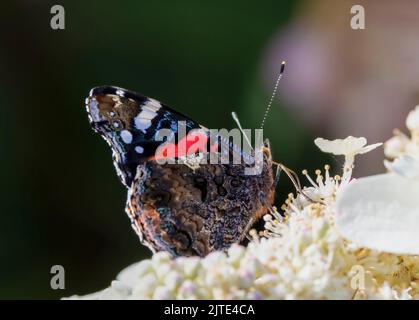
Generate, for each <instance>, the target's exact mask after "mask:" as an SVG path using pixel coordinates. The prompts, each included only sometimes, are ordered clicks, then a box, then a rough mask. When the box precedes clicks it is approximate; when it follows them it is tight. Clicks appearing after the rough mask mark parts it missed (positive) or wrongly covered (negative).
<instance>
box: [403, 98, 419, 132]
mask: <svg viewBox="0 0 419 320" xmlns="http://www.w3.org/2000/svg"><path fill="white" fill-rule="evenodd" d="M406 127H407V128H408V129H409V130H410V131H412V133H413V132H417V133H419V105H418V106H416V108H415V109H414V110H412V111H410V113H409V115H408V116H407V119H406Z"/></svg>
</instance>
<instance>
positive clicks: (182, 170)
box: [86, 86, 275, 256]
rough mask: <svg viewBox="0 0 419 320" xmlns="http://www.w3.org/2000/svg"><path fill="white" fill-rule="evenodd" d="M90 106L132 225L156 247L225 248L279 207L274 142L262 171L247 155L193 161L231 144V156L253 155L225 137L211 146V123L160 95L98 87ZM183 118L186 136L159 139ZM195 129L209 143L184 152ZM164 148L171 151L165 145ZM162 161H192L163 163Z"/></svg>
mask: <svg viewBox="0 0 419 320" xmlns="http://www.w3.org/2000/svg"><path fill="white" fill-rule="evenodd" d="M86 109H87V113H88V117H89V122H90V125H91V127H92V128H93V130H94V131H96V132H97V133H99V134H100V135H101V136H102V138H104V139H105V141H106V142H107V143H108V145H109V146H110V148H111V150H112V158H113V163H114V166H115V169H116V172H117V175H118V177H119V179H120V180H121V182H122V183H123V185H125V187H126V188H127V189H128V197H127V203H126V212H127V214H128V216H129V218H130V220H131V224H132V227H133V229H134V230H135V232H136V233H137V234H138V236H139V238H140V241H141V242H142V243H143V244H144V245H146V246H147V247H149V248H150V249H151V250H152V251H153V252H157V251H167V252H169V253H171V254H172V255H173V256H205V255H207V254H208V253H210V252H212V251H216V250H224V249H226V248H228V247H230V246H231V245H232V244H233V243H240V242H241V241H243V240H244V239H245V237H246V234H247V233H248V231H249V230H250V228H251V227H252V225H253V224H254V223H255V222H256V221H257V220H258V219H260V217H262V216H263V215H264V214H265V213H267V210H268V208H269V207H270V206H271V205H272V203H273V201H274V195H275V178H274V174H273V169H272V158H271V154H270V147H269V142H268V141H266V142H265V144H264V146H263V157H262V158H261V171H260V173H258V174H254V175H249V174H246V169H247V168H249V166H250V164H248V161H247V162H246V161H242V162H241V163H231V162H229V163H215V164H214V163H204V164H198V165H196V166H193V165H191V164H190V163H188V159H189V157H190V156H191V157H192V159H194V157H195V156H197V155H198V154H201V155H202V154H204V156H211V155H216V156H219V155H220V154H221V153H222V151H220V150H227V153H228V154H229V156H234V155H239V156H240V157H241V158H242V159H244V160H249V158H252V157H254V154H251V153H246V152H244V151H242V150H240V149H239V148H237V147H236V146H235V145H234V144H232V143H231V142H229V141H228V140H226V139H223V138H222V137H221V136H217V137H215V141H216V142H215V143H212V144H211V140H214V139H210V138H211V132H210V130H209V129H207V128H205V127H204V126H202V125H200V124H198V123H197V122H195V121H194V120H192V119H190V118H189V117H187V116H185V115H183V114H182V113H180V112H177V111H176V110H174V109H172V108H170V107H169V106H167V105H165V104H163V103H161V102H159V101H157V100H155V99H152V98H148V97H145V96H143V95H140V94H138V93H136V92H133V91H130V90H126V89H123V88H118V87H113V86H100V87H95V88H93V89H92V90H91V91H90V94H89V96H88V97H87V98H86ZM180 123H181V124H182V125H183V128H182V130H183V131H184V135H183V136H179V137H177V139H172V140H169V138H168V137H166V139H161V137H159V133H161V132H162V131H164V130H170V132H173V133H174V134H175V136H176V134H177V133H179V132H180V131H181V128H180V125H179V124H180ZM196 132H198V138H199V139H198V140H200V141H203V142H202V143H201V144H198V147H196V145H191V144H189V145H188V144H187V143H186V148H183V151H182V148H180V144H181V143H183V142H185V139H186V141H189V139H188V138H189V137H190V135H192V134H195V135H196ZM172 138H173V137H172ZM192 140H193V139H192ZM193 141H195V140H193ZM167 146H170V147H171V148H168V147H167ZM222 146H223V147H224V149H223V148H221V147H222ZM162 147H165V148H166V149H163V151H161V148H162ZM169 151H171V152H169ZM162 159H163V160H170V159H177V160H179V159H183V160H185V161H183V162H182V161H174V162H173V163H172V162H170V161H167V162H164V163H161V161H159V160H162Z"/></svg>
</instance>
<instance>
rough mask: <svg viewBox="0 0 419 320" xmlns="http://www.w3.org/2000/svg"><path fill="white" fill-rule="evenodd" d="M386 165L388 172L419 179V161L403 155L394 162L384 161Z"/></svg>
mask: <svg viewBox="0 0 419 320" xmlns="http://www.w3.org/2000/svg"><path fill="white" fill-rule="evenodd" d="M384 165H385V166H386V168H387V169H388V170H390V171H393V172H395V173H397V174H399V175H401V176H402V177H405V178H408V179H419V159H416V158H413V157H411V156H408V155H403V156H400V157H398V158H396V159H395V160H394V161H393V162H390V161H384ZM418 219H419V218H418Z"/></svg>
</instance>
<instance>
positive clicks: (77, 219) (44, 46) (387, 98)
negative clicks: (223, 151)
mask: <svg viewBox="0 0 419 320" xmlns="http://www.w3.org/2000/svg"><path fill="white" fill-rule="evenodd" d="M54 4H61V5H63V6H64V8H65V30H52V29H51V28H50V19H51V17H52V15H51V14H50V8H51V6H52V5H54ZM354 4H361V5H363V6H364V7H365V17H366V29H365V30H353V29H351V27H350V19H351V17H352V15H353V14H351V13H350V9H351V7H352V6H353V5H354ZM0 6H1V8H0V17H1V19H0V20H1V22H0V24H1V28H0V37H1V45H0V101H1V110H2V114H1V116H0V177H1V184H0V188H1V190H0V191H1V192H0V199H1V201H0V215H1V216H0V298H42V299H56V298H60V297H63V296H70V295H73V294H86V293H90V292H93V291H96V290H99V289H102V288H104V287H106V286H108V285H109V282H110V281H111V280H112V279H114V278H115V276H116V274H117V273H118V272H119V271H120V270H121V269H122V268H124V267H126V266H127V265H129V264H130V263H133V262H135V261H138V260H141V259H143V258H146V257H149V256H150V252H149V251H148V249H146V248H144V247H143V246H141V244H140V243H139V241H138V238H137V236H136V235H135V233H134V232H133V231H132V229H131V227H130V223H129V220H128V218H127V216H126V214H125V212H124V206H125V197H126V190H125V188H124V187H123V186H122V184H121V183H120V182H119V181H118V178H117V176H116V174H115V171H114V168H113V165H112V161H111V153H110V150H109V148H108V147H107V145H106V144H105V142H104V141H103V140H102V139H101V138H100V137H99V136H98V135H96V134H94V133H93V131H92V130H91V129H90V127H89V124H88V121H87V115H86V112H85V108H84V98H85V97H86V95H87V94H88V92H89V89H90V88H91V87H93V86H96V85H101V84H111V85H117V86H122V87H126V88H129V89H132V90H135V91H138V92H141V93H143V94H144V95H147V96H150V97H154V98H156V99H158V100H160V101H163V102H165V103H167V104H168V105H170V106H173V107H174V108H176V109H177V110H179V111H181V112H183V113H185V114H188V115H189V116H190V117H192V118H193V119H195V120H197V121H198V122H200V123H202V124H203V125H205V126H206V127H209V128H232V127H234V126H235V125H234V123H233V121H232V119H231V117H230V113H231V111H233V110H234V111H236V112H237V113H238V115H239V117H240V119H241V122H242V124H243V126H244V127H245V128H258V127H259V125H260V122H261V120H262V117H263V113H264V109H265V106H266V104H267V102H268V100H269V97H270V95H271V92H272V88H273V86H274V83H275V79H276V77H277V74H278V71H279V68H280V63H281V61H282V60H286V61H287V68H286V74H285V76H284V78H283V81H282V83H281V86H280V89H279V99H277V100H276V101H275V103H274V105H273V108H272V112H271V113H270V116H269V119H268V121H267V124H266V126H265V131H264V134H265V137H268V138H269V139H270V140H271V142H272V149H273V154H274V158H275V159H276V160H278V161H281V162H282V163H284V164H286V165H287V166H289V167H291V168H293V169H295V170H297V171H300V170H301V169H303V168H307V169H309V170H314V169H316V168H320V167H323V165H324V164H326V163H329V164H331V165H332V167H333V169H334V171H335V172H336V173H339V169H340V168H339V167H340V166H341V165H342V162H341V161H342V159H339V158H328V157H327V156H325V155H322V154H321V153H320V151H318V150H317V149H316V148H315V147H314V145H313V140H314V138H315V137H317V136H323V137H326V138H331V139H333V138H343V137H346V136H347V135H355V136H365V137H366V138H367V139H368V140H369V141H370V142H379V141H385V140H386V139H387V138H388V137H390V136H391V131H392V129H393V128H394V127H401V128H403V127H404V123H403V121H404V119H405V117H406V113H407V111H408V110H410V109H412V108H413V106H414V105H416V104H417V103H418V102H419V87H418V84H419V72H417V71H416V70H417V69H418V68H419V42H418V31H417V30H419V2H418V1H416V2H415V1H407V0H405V1H400V2H397V3H396V2H394V1H390V0H388V1H386V0H382V1H379V2H378V1H355V2H354V1H346V0H343V1H291V0H286V1H279V0H260V1H257V2H255V1H251V0H241V1H229V2H226V1H218V0H216V1H215V0H214V1H206V2H202V1H201V2H198V1H192V0H182V1H169V0H166V1H151V0H149V1H145V0H140V1H134V0H131V1H123V2H115V1H104V0H102V1H98V0H94V1H88V2H87V1H59V2H52V1H36V2H35V1H29V0H16V1H13V2H9V3H8V1H5V2H2V4H1V5H0ZM382 159H383V155H382V150H378V151H375V152H374V153H371V154H368V155H366V156H364V157H360V158H359V159H358V162H357V169H356V172H355V175H366V174H375V173H379V172H382V171H383V170H384V169H383V166H382ZM291 191H292V187H291V186H290V184H289V183H288V181H287V180H286V178H285V177H283V178H282V179H281V182H280V185H279V187H278V204H280V203H281V199H283V198H284V196H285V195H286V194H287V193H289V192H291ZM56 264H59V265H63V266H64V268H65V270H66V274H65V275H66V282H65V284H66V288H65V290H52V289H51V288H50V278H51V274H50V268H51V266H52V265H56Z"/></svg>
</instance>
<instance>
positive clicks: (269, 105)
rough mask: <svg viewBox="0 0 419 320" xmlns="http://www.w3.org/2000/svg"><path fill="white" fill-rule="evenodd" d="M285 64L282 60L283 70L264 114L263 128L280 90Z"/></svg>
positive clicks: (261, 126)
mask: <svg viewBox="0 0 419 320" xmlns="http://www.w3.org/2000/svg"><path fill="white" fill-rule="evenodd" d="M285 64H286V63H285V61H282V63H281V70H280V71H279V75H278V78H277V79H276V83H275V87H274V91H273V92H272V95H271V99H270V100H269V103H268V106H267V107H266V109H265V114H264V115H263V119H262V123H261V125H260V128H261V129H263V126H264V125H265V121H266V117H267V116H268V113H269V111H270V110H271V106H272V102H273V101H274V99H275V95H276V92H277V91H278V86H279V82H280V81H281V78H282V75H283V74H284V70H285Z"/></svg>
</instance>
